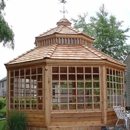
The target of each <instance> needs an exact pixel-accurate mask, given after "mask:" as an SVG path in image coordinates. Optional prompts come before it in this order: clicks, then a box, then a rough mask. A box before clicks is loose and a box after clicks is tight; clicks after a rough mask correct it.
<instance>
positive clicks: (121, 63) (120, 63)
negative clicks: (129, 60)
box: [93, 47, 125, 65]
mask: <svg viewBox="0 0 130 130" xmlns="http://www.w3.org/2000/svg"><path fill="white" fill-rule="evenodd" d="M93 49H95V50H96V51H98V52H100V53H102V54H103V55H105V56H106V57H108V58H110V59H112V60H114V61H116V62H118V63H120V64H122V65H125V64H124V63H122V62H121V61H118V60H117V59H114V58H113V57H111V56H109V55H107V54H105V53H104V52H101V51H99V50H98V49H96V48H94V47H93Z"/></svg>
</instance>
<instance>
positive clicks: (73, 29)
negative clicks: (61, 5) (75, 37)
mask: <svg viewBox="0 0 130 130" xmlns="http://www.w3.org/2000/svg"><path fill="white" fill-rule="evenodd" d="M66 27H67V28H69V29H71V30H72V31H74V32H76V33H81V32H80V31H79V30H77V29H75V28H72V27H71V26H66Z"/></svg>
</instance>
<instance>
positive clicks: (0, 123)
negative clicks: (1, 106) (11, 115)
mask: <svg viewBox="0 0 130 130" xmlns="http://www.w3.org/2000/svg"><path fill="white" fill-rule="evenodd" d="M5 126H6V120H1V121H0V130H5Z"/></svg>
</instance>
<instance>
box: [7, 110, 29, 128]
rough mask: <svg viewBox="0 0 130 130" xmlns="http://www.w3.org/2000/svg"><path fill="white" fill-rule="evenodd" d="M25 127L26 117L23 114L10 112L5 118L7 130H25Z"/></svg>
mask: <svg viewBox="0 0 130 130" xmlns="http://www.w3.org/2000/svg"><path fill="white" fill-rule="evenodd" d="M27 125H28V123H27V116H26V114H25V113H24V112H20V111H11V113H10V115H9V117H8V118H7V128H8V130H26V129H27Z"/></svg>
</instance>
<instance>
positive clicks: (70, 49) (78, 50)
mask: <svg viewBox="0 0 130 130" xmlns="http://www.w3.org/2000/svg"><path fill="white" fill-rule="evenodd" d="M46 58H47V59H57V60H63V59H64V60H67V59H69V60H79V59H80V60H107V61H110V62H113V63H116V64H119V65H123V66H124V64H123V63H121V62H119V61H117V60H115V59H113V58H111V57H110V56H108V55H106V54H104V53H103V52H100V51H99V50H97V49H95V48H94V47H91V48H89V47H88V46H87V45H85V44H83V45H80V44H76V45H74V44H58V43H54V44H51V45H49V46H43V47H35V48H34V49H32V50H30V51H28V52H26V53H25V54H22V55H21V56H19V57H17V58H16V59H13V60H12V61H10V62H8V63H7V65H9V64H15V63H22V62H28V61H35V60H41V59H46Z"/></svg>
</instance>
